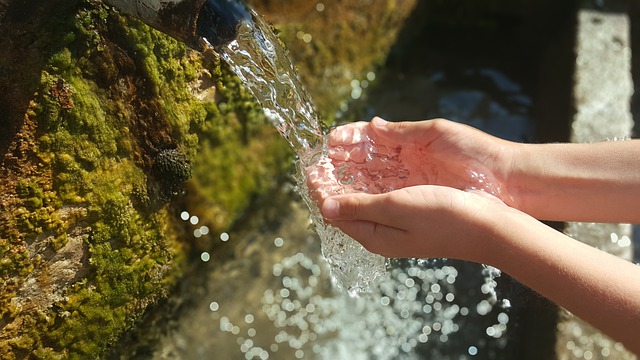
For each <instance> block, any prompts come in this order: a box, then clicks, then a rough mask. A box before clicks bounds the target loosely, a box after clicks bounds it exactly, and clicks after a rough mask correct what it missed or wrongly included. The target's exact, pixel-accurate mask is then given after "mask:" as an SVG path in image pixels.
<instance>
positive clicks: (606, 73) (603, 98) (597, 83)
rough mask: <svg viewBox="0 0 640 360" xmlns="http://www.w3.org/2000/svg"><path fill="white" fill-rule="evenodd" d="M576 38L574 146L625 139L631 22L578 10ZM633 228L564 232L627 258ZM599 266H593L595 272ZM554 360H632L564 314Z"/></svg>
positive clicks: (571, 227)
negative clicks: (575, 144) (581, 143)
mask: <svg viewBox="0 0 640 360" xmlns="http://www.w3.org/2000/svg"><path fill="white" fill-rule="evenodd" d="M577 16H578V19H577V24H578V26H577V34H576V67H575V74H574V80H575V84H574V101H575V108H576V113H575V116H574V118H573V122H572V131H571V141H572V142H594V141H605V140H609V141H613V140H621V139H625V138H629V137H630V136H631V134H632V130H633V125H634V122H633V118H632V115H631V110H630V104H631V97H632V95H633V80H632V75H631V45H630V44H631V42H630V41H631V39H630V35H629V34H630V21H629V16H628V14H627V13H625V12H618V13H607V12H603V11H597V10H592V9H582V10H579V12H578V14H577ZM631 232H632V227H631V226H630V225H628V224H594V223H570V224H567V227H566V230H565V233H566V234H568V235H569V236H571V237H573V238H575V239H578V240H580V241H582V242H584V243H587V244H589V245H591V246H594V247H597V248H599V249H602V250H604V251H607V252H609V253H612V254H614V255H616V256H619V257H622V258H625V259H627V260H631V259H632V256H633V248H632V242H631V240H630V239H631V238H632V234H631ZM597 266H599V264H594V270H595V269H596V268H597ZM557 329H558V331H557V340H556V357H557V359H561V360H564V359H593V360H595V359H635V358H636V357H635V356H634V355H633V354H631V353H629V352H627V351H626V350H625V349H624V347H623V346H622V344H620V343H617V342H615V341H613V340H611V339H610V338H609V337H607V336H605V335H603V334H602V333H600V332H599V331H598V330H597V329H594V328H593V327H591V326H590V325H588V324H586V323H585V322H584V321H582V320H580V319H578V318H576V317H574V316H572V315H571V314H569V313H568V312H566V311H563V312H562V313H561V314H560V316H559V321H558V327H557Z"/></svg>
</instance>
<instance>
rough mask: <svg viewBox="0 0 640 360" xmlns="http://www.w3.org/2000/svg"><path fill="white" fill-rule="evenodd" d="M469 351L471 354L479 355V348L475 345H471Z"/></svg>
mask: <svg viewBox="0 0 640 360" xmlns="http://www.w3.org/2000/svg"><path fill="white" fill-rule="evenodd" d="M467 352H468V353H469V355H471V356H476V355H478V348H477V347H475V346H469V349H468V350H467Z"/></svg>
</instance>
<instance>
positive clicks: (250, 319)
mask: <svg viewBox="0 0 640 360" xmlns="http://www.w3.org/2000/svg"><path fill="white" fill-rule="evenodd" d="M253 320H254V318H253V315H251V314H247V315H245V316H244V322H246V323H247V324H251V323H253Z"/></svg>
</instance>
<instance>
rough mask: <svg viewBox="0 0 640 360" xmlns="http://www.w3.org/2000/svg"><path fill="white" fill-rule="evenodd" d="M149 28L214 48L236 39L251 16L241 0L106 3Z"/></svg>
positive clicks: (119, 0)
mask: <svg viewBox="0 0 640 360" xmlns="http://www.w3.org/2000/svg"><path fill="white" fill-rule="evenodd" d="M104 1H105V2H106V3H107V4H110V5H112V6H114V7H115V8H117V9H119V10H120V11H122V12H124V13H126V14H129V15H132V16H134V17H136V18H138V19H140V20H142V21H143V22H144V23H146V24H147V25H149V26H151V27H153V28H155V29H157V30H159V31H161V32H163V33H165V34H167V35H169V36H171V37H173V38H175V39H177V40H179V41H182V42H184V43H185V44H187V45H189V46H191V47H192V48H195V49H200V48H201V46H200V38H201V37H205V38H207V40H208V41H209V43H210V44H211V45H213V46H214V47H217V46H221V45H224V44H226V43H228V42H230V41H232V40H233V39H235V36H236V34H237V29H238V27H239V25H240V24H241V22H242V21H243V20H251V12H250V11H249V9H248V8H247V6H246V5H245V4H244V3H242V2H240V1H239V0H104Z"/></svg>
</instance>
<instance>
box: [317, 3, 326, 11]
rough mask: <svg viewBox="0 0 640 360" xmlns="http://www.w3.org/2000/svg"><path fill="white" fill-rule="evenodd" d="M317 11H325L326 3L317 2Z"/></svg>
mask: <svg viewBox="0 0 640 360" xmlns="http://www.w3.org/2000/svg"><path fill="white" fill-rule="evenodd" d="M316 11H317V12H323V11H324V4H323V3H321V2H319V3H317V4H316Z"/></svg>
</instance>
